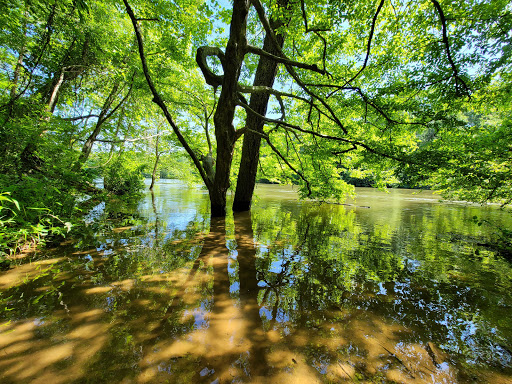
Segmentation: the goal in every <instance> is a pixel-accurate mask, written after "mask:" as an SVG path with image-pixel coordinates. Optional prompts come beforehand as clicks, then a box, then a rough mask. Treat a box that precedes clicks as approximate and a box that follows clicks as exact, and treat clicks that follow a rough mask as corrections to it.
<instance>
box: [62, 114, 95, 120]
mask: <svg viewBox="0 0 512 384" xmlns="http://www.w3.org/2000/svg"><path fill="white" fill-rule="evenodd" d="M91 117H100V116H99V115H84V116H77V117H63V118H62V120H65V121H77V120H87V119H90V118H91Z"/></svg>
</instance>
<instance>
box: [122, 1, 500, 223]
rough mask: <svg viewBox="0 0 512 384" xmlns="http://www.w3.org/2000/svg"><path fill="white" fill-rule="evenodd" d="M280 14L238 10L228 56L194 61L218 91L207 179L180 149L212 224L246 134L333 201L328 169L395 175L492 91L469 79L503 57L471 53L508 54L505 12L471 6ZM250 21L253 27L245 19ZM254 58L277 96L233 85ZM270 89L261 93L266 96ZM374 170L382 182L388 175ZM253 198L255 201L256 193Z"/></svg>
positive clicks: (304, 8) (314, 7)
mask: <svg viewBox="0 0 512 384" xmlns="http://www.w3.org/2000/svg"><path fill="white" fill-rule="evenodd" d="M279 5H280V6H276V4H274V3H272V2H270V3H267V4H263V3H261V2H260V1H259V0H252V1H250V2H249V1H242V0H239V1H234V2H233V6H232V9H231V20H230V30H229V37H228V39H227V43H226V46H225V50H224V51H223V50H221V49H220V48H218V47H210V46H203V47H199V48H198V49H197V54H196V61H197V63H198V65H199V67H200V69H201V71H202V73H203V75H204V77H205V81H206V83H207V84H209V85H211V86H212V87H214V89H217V88H218V87H221V91H220V96H219V101H218V104H217V108H216V111H215V114H214V123H215V136H216V160H215V172H214V173H212V172H209V171H208V172H207V171H206V169H205V167H204V164H202V163H201V161H200V158H199V157H198V156H197V154H196V153H195V151H194V149H193V148H192V147H190V145H189V144H188V143H187V141H186V140H185V138H182V139H180V142H181V143H182V145H183V146H184V148H185V149H186V151H187V153H188V154H189V155H190V157H191V158H192V161H193V163H194V164H195V166H196V167H197V169H198V171H199V173H200V174H201V177H202V179H203V181H204V183H205V185H206V186H207V188H208V190H209V194H210V201H211V207H212V215H213V216H222V215H224V214H225V209H226V192H227V190H228V188H229V174H230V171H231V164H232V161H233V150H234V146H235V142H236V141H237V139H238V138H239V137H240V136H242V135H244V134H252V135H253V136H252V140H253V141H258V140H254V137H255V136H258V137H259V138H263V139H264V140H265V142H266V144H267V146H268V147H270V148H271V149H272V151H273V152H274V153H275V156H276V157H277V158H278V159H279V161H281V162H282V163H284V164H285V165H286V166H288V167H289V168H290V169H291V170H292V171H293V172H294V173H295V174H296V175H297V178H298V179H299V180H300V182H301V183H302V186H303V194H304V195H305V196H309V197H315V196H316V197H321V198H329V197H333V191H334V192H335V193H339V192H346V191H347V189H348V188H347V186H346V184H345V183H344V182H343V181H342V180H340V177H339V172H338V171H337V168H338V167H339V166H333V164H335V163H336V162H338V164H343V165H342V166H345V167H347V166H350V163H351V161H352V159H353V158H358V161H360V159H361V158H363V159H364V160H365V161H366V162H367V163H368V164H378V163H382V159H384V161H386V162H391V163H394V164H397V163H411V162H413V161H414V159H413V157H411V154H412V153H414V152H415V151H416V149H417V145H418V144H417V143H418V137H419V136H420V135H421V134H422V133H423V132H425V131H428V130H430V129H432V127H435V128H436V127H440V126H441V127H442V126H443V125H446V124H447V123H449V121H450V119H451V116H453V113H454V112H455V111H457V110H460V108H461V106H462V105H464V104H465V103H467V102H468V100H470V99H471V94H472V93H474V92H475V91H477V90H478V89H479V88H480V87H482V85H483V84H485V83H486V82H488V81H489V80H488V79H489V74H487V77H486V76H481V75H479V74H477V71H476V70H477V68H484V67H485V65H486V64H487V63H489V62H492V61H493V60H496V59H497V58H499V57H500V56H499V55H500V54H499V52H496V51H495V52H493V53H492V54H490V55H489V56H488V57H484V58H482V57H481V56H478V53H479V52H489V50H490V47H492V46H497V45H498V46H500V47H501V48H503V47H505V44H506V43H505V40H506V39H505V36H500V35H498V34H497V33H496V32H497V30H499V29H500V28H507V27H508V22H504V21H503V19H505V20H506V19H508V17H509V11H508V10H507V8H506V2H499V3H497V4H493V5H485V4H479V3H476V2H475V3H474V2H467V3H464V4H463V6H461V7H460V8H459V9H452V8H450V7H449V6H448V5H446V4H442V3H440V2H438V1H437V0H430V1H422V2H416V3H413V4H412V3H411V4H408V5H401V6H400V7H399V8H397V7H396V6H395V5H394V4H393V3H388V2H386V1H385V0H381V1H380V2H378V4H376V5H375V4H374V3H373V2H371V1H368V2H363V3H358V5H357V6H355V5H352V4H351V3H346V2H344V3H339V2H332V1H325V2H320V3H319V2H308V1H301V2H300V4H299V5H294V6H291V5H290V6H289V7H288V8H286V7H283V5H285V3H281V4H279ZM125 6H126V8H127V11H128V14H129V16H130V18H131V20H132V24H133V26H134V28H135V32H136V35H137V38H138V45H139V53H140V57H141V60H142V62H143V68H144V73H145V75H146V79H147V81H148V83H149V85H150V88H151V91H152V93H153V97H154V101H155V102H156V103H157V104H158V105H159V106H160V107H161V108H162V109H163V110H164V113H165V114H166V117H167V119H168V121H169V123H170V124H171V126H172V127H173V129H174V130H175V132H177V135H178V138H179V127H178V126H177V125H176V124H175V123H174V120H173V119H172V116H171V114H170V113H169V111H166V107H165V102H164V100H163V99H162V97H161V96H160V95H159V91H158V89H157V88H156V86H155V85H154V83H153V80H152V76H151V73H150V69H149V66H148V64H147V58H146V56H145V54H144V46H143V40H142V31H141V28H140V26H139V20H138V18H137V17H136V16H135V14H134V12H133V10H132V9H131V8H130V6H129V4H128V2H127V1H125ZM250 9H254V10H255V11H256V15H257V16H255V15H254V14H253V15H252V18H251V15H250V13H249V11H250ZM269 12H274V14H275V16H273V17H275V19H273V20H275V21H276V22H277V23H280V25H279V24H276V25H275V26H274V27H273V26H272V25H271V22H270V20H269V19H268V17H267V14H268V13H269ZM469 13H472V14H474V15H475V18H474V19H471V20H469V19H466V18H465V17H464V15H465V14H469ZM248 20H249V21H250V27H251V32H252V31H264V32H265V41H266V45H264V48H263V49H261V48H258V47H256V46H254V45H252V44H250V42H248V36H249V37H250V38H251V37H252V36H251V34H249V35H248V33H247V26H248ZM285 25H289V27H288V31H289V37H288V38H287V41H291V42H292V44H291V45H290V46H288V47H285V48H283V46H282V43H280V42H279V40H278V37H277V36H276V31H275V29H276V28H277V29H279V28H281V30H280V31H279V32H280V35H278V36H281V37H280V38H281V39H282V38H283V36H284V33H283V29H284V28H283V26H285ZM368 25H369V28H368ZM291 31H293V32H291ZM452 31H453V32H452ZM469 31H476V33H473V34H470V33H469ZM496 42H497V43H496ZM251 55H255V56H256V57H258V58H259V63H260V64H261V66H263V65H264V64H263V62H264V61H265V60H267V61H268V63H269V65H270V63H273V64H274V65H276V64H279V65H280V66H281V68H282V70H281V72H280V77H279V83H278V86H277V87H275V88H274V89H273V88H271V87H270V86H268V85H258V84H259V83H258V81H259V80H258V81H257V80H255V82H254V84H255V85H254V86H247V85H244V82H246V81H247V80H248V79H249V78H250V76H249V75H245V73H244V76H242V77H240V76H241V74H242V73H243V72H244V71H245V70H246V69H247V68H248V67H249V65H248V64H246V62H247V60H248V59H249V58H250V56H251ZM212 58H216V60H218V61H219V62H220V66H221V67H222V71H223V73H222V74H218V73H216V72H215V70H214V69H213V68H212V67H211V65H210V63H208V60H211V59H212ZM310 63H311V64H310ZM271 78H272V76H269V78H268V79H267V80H266V81H265V84H271V80H269V79H271ZM286 88H288V89H290V91H287V90H285V89H286ZM244 94H250V95H251V100H253V97H255V95H261V96H264V98H263V100H265V98H268V97H269V96H273V97H274V98H275V100H276V101H275V102H274V101H273V102H272V104H271V105H272V106H278V108H277V109H276V110H275V111H272V112H273V113H274V114H275V113H276V112H278V113H280V114H281V118H273V117H269V116H268V115H267V116H266V115H265V109H261V110H260V111H259V112H258V111H256V110H255V109H253V108H252V107H251V105H250V103H247V101H246V99H245V96H244ZM448 102H449V103H451V105H450V106H448V105H447V103H448ZM260 106H266V102H265V101H262V102H261V103H260ZM237 107H241V108H243V109H244V110H245V111H246V113H247V117H248V123H247V124H246V126H245V127H240V128H238V129H236V128H235V126H234V122H235V110H236V109H237ZM258 108H260V107H258ZM291 113H293V115H292V116H291ZM252 119H254V120H256V119H257V120H260V121H264V122H266V124H268V125H270V126H273V128H271V129H270V130H268V131H266V132H264V131H263V130H261V128H258V127H256V129H253V128H252V127H251V126H250V124H252V122H253V120H252ZM260 126H261V125H260ZM436 129H440V128H436ZM249 141H250V139H247V142H249ZM283 145H284V146H286V153H283V149H284V147H283ZM291 146H292V147H293V148H292V150H290V147H291ZM254 147H257V145H255V146H254ZM256 158H257V156H256V155H254V152H253V154H248V152H247V151H245V154H244V155H242V160H241V164H242V165H241V172H240V173H239V177H240V180H241V185H243V184H244V182H243V181H242V180H245V179H246V177H245V176H244V172H245V171H248V170H249V169H250V171H248V174H250V175H251V176H250V177H249V179H254V178H255V172H254V168H255V166H254V164H255V161H254V159H256ZM249 163H252V164H253V165H252V166H249V165H248V164H249ZM416 165H419V164H416ZM378 168H379V167H378V166H377V169H378ZM380 168H381V171H384V168H385V167H380ZM378 172H380V171H378ZM248 190H249V192H248V195H251V193H252V192H251V188H249V189H248ZM237 202H238V199H237ZM244 204H245V207H244V208H242V209H248V207H249V205H250V199H247V197H246V198H245V202H244Z"/></svg>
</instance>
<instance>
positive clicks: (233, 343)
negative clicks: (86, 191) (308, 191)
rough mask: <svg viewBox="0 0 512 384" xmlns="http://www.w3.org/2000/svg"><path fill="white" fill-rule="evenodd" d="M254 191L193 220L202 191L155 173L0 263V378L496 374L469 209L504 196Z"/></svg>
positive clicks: (508, 342)
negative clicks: (335, 196) (154, 178)
mask: <svg viewBox="0 0 512 384" xmlns="http://www.w3.org/2000/svg"><path fill="white" fill-rule="evenodd" d="M257 195H258V197H257V199H256V202H255V204H254V208H253V211H252V212H251V213H250V214H249V213H243V214H236V215H234V216H233V215H228V217H227V218H226V220H213V221H212V222H210V219H209V217H208V199H207V195H206V193H205V192H204V191H201V190H199V189H190V188H187V187H186V186H185V185H183V184H181V183H178V182H173V181H161V182H160V183H159V185H158V186H157V189H156V191H155V194H154V195H151V194H148V195H147V196H146V197H145V199H144V200H143V201H142V202H141V203H140V204H139V205H138V207H129V206H123V204H121V203H114V204H101V205H99V206H98V207H97V208H96V209H95V210H94V212H93V213H91V215H90V216H89V221H90V223H89V227H88V229H89V230H87V231H84V233H83V234H82V235H81V237H80V238H78V239H75V240H73V241H71V242H68V243H66V244H64V245H62V246H61V247H59V248H58V249H55V250H45V251H39V252H38V253H37V254H35V255H34V254H32V255H27V256H25V257H24V258H20V259H19V260H18V262H17V263H18V264H19V265H18V266H16V267H15V268H13V269H11V270H9V271H6V272H2V273H1V274H0V289H1V299H0V308H1V309H2V311H1V312H0V325H1V327H0V381H1V382H2V383H29V382H30V383H32V382H34V383H37V382H45V383H48V382H51V383H99V382H105V383H158V382H166V381H168V382H172V383H192V382H194V383H196V382H199V383H201V382H205V383H211V382H219V383H231V382H233V383H234V382H263V383H265V382H268V383H274V382H287V383H288V382H291V383H293V382H297V383H299V382H304V383H314V382H335V383H337V382H401V383H427V382H428V383H431V382H436V383H473V382H482V383H486V382H492V383H500V382H501V383H507V382H511V381H512V353H511V346H512V324H511V321H510V315H511V313H512V311H511V308H512V294H511V292H512V274H511V267H510V262H508V261H506V260H504V259H503V258H501V257H500V256H498V255H496V254H495V252H494V251H492V250H491V249H489V248H486V247H485V246H483V245H482V244H483V243H485V242H488V240H489V239H490V238H491V236H492V232H493V230H494V229H493V228H486V227H483V226H482V227H478V226H476V225H475V224H473V223H472V220H471V218H472V217H473V216H474V215H477V216H479V217H482V218H486V219H489V220H492V221H493V222H495V223H496V225H504V226H508V227H509V228H510V227H511V226H512V225H511V218H510V213H508V212H502V211H499V210H498V209H496V208H495V207H487V208H482V207H478V206H464V205H461V204H453V203H451V204H441V203H439V202H438V200H437V196H433V195H431V194H430V193H429V192H421V193H420V194H413V191H407V190H401V191H391V192H390V193H389V194H386V193H383V192H378V191H374V190H370V189H360V190H359V191H358V199H357V201H355V202H348V203H349V205H346V206H343V205H334V204H322V205H320V204H317V203H313V202H300V201H297V199H296V195H295V193H294V192H293V191H292V189H291V188H287V187H282V186H265V185H262V186H259V187H258V189H257ZM367 207H370V208H367Z"/></svg>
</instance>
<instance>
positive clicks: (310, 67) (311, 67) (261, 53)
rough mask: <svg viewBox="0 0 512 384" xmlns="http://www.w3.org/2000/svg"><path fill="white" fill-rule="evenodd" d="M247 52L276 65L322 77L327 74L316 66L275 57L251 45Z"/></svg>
mask: <svg viewBox="0 0 512 384" xmlns="http://www.w3.org/2000/svg"><path fill="white" fill-rule="evenodd" d="M247 52H249V53H253V54H255V55H258V56H265V57H267V58H269V59H271V60H274V61H276V62H278V63H281V64H286V65H291V66H292V67H296V68H302V69H308V70H310V71H313V72H317V73H320V74H322V75H325V74H326V73H327V71H326V70H325V69H320V68H318V66H317V65H316V64H305V63H301V62H298V61H294V60H290V59H288V58H287V57H283V56H276V55H273V54H271V53H268V52H267V51H264V50H263V49H261V48H258V47H255V46H253V45H249V44H247Z"/></svg>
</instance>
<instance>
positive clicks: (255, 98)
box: [233, 0, 288, 212]
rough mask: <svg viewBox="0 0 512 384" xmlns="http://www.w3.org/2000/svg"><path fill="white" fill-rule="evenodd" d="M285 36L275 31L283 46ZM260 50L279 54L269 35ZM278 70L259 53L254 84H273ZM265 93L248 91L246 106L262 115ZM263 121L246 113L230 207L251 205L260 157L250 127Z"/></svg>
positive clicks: (256, 127)
mask: <svg viewBox="0 0 512 384" xmlns="http://www.w3.org/2000/svg"><path fill="white" fill-rule="evenodd" d="M278 5H279V6H280V7H281V8H286V7H287V5H288V0H280V1H278ZM270 25H271V27H272V28H273V29H274V31H276V30H277V29H278V28H280V27H282V26H283V25H284V23H283V22H282V21H280V20H275V19H271V20H270ZM284 39H285V36H284V35H283V34H279V35H277V42H278V43H279V45H280V46H281V48H282V47H283V44H284ZM263 50H264V51H266V52H269V53H271V54H273V55H276V56H277V55H278V50H277V49H276V48H275V46H274V44H273V43H272V40H271V38H270V36H268V35H266V36H265V39H264V42H263ZM276 74H277V62H275V61H274V60H272V59H270V58H267V57H265V56H260V59H259V62H258V67H257V69H256V75H255V77H254V83H253V85H254V86H267V87H272V85H273V84H274V79H275V77H276ZM269 96H270V95H269V94H268V93H255V94H253V95H251V100H250V103H249V106H250V108H251V109H253V110H254V111H256V112H257V113H258V114H260V115H262V116H265V114H266V113H267V105H268V99H269ZM263 125H264V121H263V120H262V119H261V118H260V117H258V116H256V115H253V114H249V113H248V114H247V117H246V127H247V132H246V133H245V134H244V142H243V147H242V158H241V161H240V169H239V171H238V179H237V184H236V192H235V199H234V201H233V211H238V212H241V211H248V210H249V209H251V201H252V195H253V193H254V187H255V184H256V174H257V172H258V160H259V157H260V145H261V136H260V135H258V134H255V133H253V132H251V131H256V132H263Z"/></svg>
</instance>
